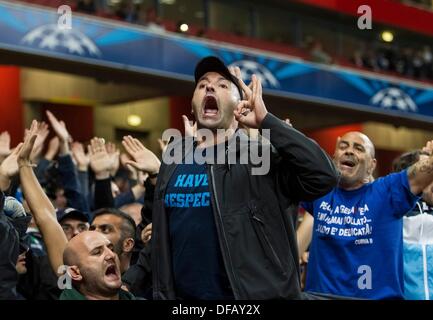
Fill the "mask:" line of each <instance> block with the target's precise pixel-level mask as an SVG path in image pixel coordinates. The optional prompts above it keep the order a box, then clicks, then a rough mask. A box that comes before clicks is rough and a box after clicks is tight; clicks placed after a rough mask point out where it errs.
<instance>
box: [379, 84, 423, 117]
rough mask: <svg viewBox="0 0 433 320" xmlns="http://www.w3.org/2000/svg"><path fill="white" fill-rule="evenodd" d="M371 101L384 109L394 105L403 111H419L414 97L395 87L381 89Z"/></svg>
mask: <svg viewBox="0 0 433 320" xmlns="http://www.w3.org/2000/svg"><path fill="white" fill-rule="evenodd" d="M371 102H372V103H373V104H374V105H378V106H380V107H382V108H384V109H391V108H393V107H394V108H397V109H398V110H401V111H413V112H417V111H418V107H417V105H416V104H415V102H414V101H413V100H412V98H411V97H410V96H409V95H407V94H406V93H405V92H403V91H402V90H400V89H398V88H394V87H391V88H385V89H382V90H380V91H379V92H377V93H376V94H375V95H374V96H373V97H372V98H371Z"/></svg>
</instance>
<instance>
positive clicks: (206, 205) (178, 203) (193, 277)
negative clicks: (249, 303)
mask: <svg viewBox="0 0 433 320" xmlns="http://www.w3.org/2000/svg"><path fill="white" fill-rule="evenodd" d="M164 199H165V208H166V212H167V214H168V217H169V231H170V240H171V249H172V259H173V272H174V282H175V287H176V293H177V295H178V296H179V297H180V298H183V299H203V300H215V299H219V300H221V299H222V300H225V299H233V292H232V290H231V288H230V284H229V281H228V278H227V274H226V271H225V268H224V263H223V258H222V255H221V250H220V246H219V242H218V235H217V230H216V226H215V220H214V214H213V210H212V206H211V199H210V193H209V185H208V175H207V166H206V164H204V165H198V164H181V165H178V166H177V168H176V170H175V171H174V173H173V175H172V177H171V178H170V181H169V184H168V187H167V190H166V194H165V198H164Z"/></svg>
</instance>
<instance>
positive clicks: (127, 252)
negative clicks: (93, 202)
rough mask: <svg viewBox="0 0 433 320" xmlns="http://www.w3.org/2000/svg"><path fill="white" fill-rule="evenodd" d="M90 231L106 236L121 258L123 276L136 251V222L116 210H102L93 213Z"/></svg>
mask: <svg viewBox="0 0 433 320" xmlns="http://www.w3.org/2000/svg"><path fill="white" fill-rule="evenodd" d="M93 216H94V218H93V221H92V225H91V226H90V230H94V231H98V232H101V233H102V234H104V235H105V236H106V237H107V239H108V240H110V242H111V243H112V244H113V251H114V252H115V253H116V254H117V255H118V256H119V259H120V270H121V272H122V274H123V273H124V272H125V271H126V270H128V269H129V265H130V262H131V256H132V252H133V249H134V243H135V241H134V239H135V228H136V225H135V222H134V219H132V218H131V217H130V216H129V215H127V214H126V213H124V212H123V211H120V210H118V209H114V208H102V209H98V210H97V211H95V212H94V213H93Z"/></svg>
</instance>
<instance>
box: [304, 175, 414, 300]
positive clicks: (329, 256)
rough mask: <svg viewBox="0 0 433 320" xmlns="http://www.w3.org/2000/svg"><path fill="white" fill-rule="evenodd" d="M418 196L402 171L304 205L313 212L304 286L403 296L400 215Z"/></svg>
mask: <svg viewBox="0 0 433 320" xmlns="http://www.w3.org/2000/svg"><path fill="white" fill-rule="evenodd" d="M418 199H419V198H418V197H417V196H414V195H413V194H412V193H411V191H410V187H409V181H408V177H407V171H402V172H400V173H393V174H390V175H388V176H386V177H383V178H379V179H378V180H376V181H374V182H372V183H369V184H366V185H364V186H362V187H361V188H359V189H357V190H352V191H345V190H343V189H340V188H334V189H333V190H332V191H331V192H330V193H328V194H327V195H325V196H323V197H321V198H319V199H317V200H315V201H314V202H309V203H302V204H301V205H302V206H303V207H304V208H305V209H306V210H307V211H308V212H310V213H311V214H312V215H313V216H314V230H313V239H312V243H311V246H310V258H309V262H308V269H307V282H306V288H305V290H306V291H310V292H320V293H330V294H336V295H341V296H347V297H357V298H366V299H402V298H403V290H404V289H403V287H404V286H403V233H402V217H403V215H404V214H405V213H406V212H408V211H409V210H411V209H412V208H413V207H414V205H415V204H416V201H417V200H418Z"/></svg>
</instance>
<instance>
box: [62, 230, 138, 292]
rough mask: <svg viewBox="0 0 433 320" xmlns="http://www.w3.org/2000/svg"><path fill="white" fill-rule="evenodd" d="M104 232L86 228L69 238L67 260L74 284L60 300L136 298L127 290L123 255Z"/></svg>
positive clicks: (69, 274) (64, 254)
mask: <svg viewBox="0 0 433 320" xmlns="http://www.w3.org/2000/svg"><path fill="white" fill-rule="evenodd" d="M112 250H113V244H112V243H111V242H110V240H108V239H107V238H106V237H105V236H104V235H103V234H101V233H99V232H95V231H85V232H82V233H80V234H79V235H77V236H75V237H74V238H72V239H71V241H69V243H68V245H67V247H66V249H65V251H64V253H63V261H64V263H65V264H66V265H67V269H66V272H67V275H68V276H69V277H70V279H71V280H72V286H71V287H70V288H66V289H65V290H63V292H62V294H61V296H60V300H135V298H134V296H133V295H132V294H131V293H129V292H127V291H124V290H121V289H120V287H121V285H122V281H121V277H120V261H119V257H118V256H117V254H116V253H114V252H113V251H112Z"/></svg>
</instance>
